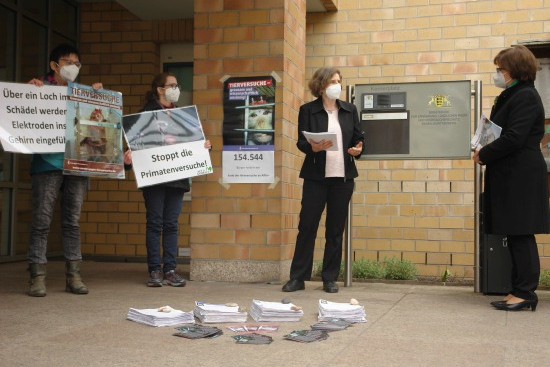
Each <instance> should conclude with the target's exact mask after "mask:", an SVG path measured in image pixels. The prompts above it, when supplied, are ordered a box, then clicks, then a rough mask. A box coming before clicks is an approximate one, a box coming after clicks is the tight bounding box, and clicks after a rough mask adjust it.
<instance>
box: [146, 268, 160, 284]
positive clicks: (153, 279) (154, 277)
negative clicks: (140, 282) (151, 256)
mask: <svg viewBox="0 0 550 367" xmlns="http://www.w3.org/2000/svg"><path fill="white" fill-rule="evenodd" d="M147 286H148V287H162V271H160V269H158V270H153V271H152V272H150V273H149V280H147Z"/></svg>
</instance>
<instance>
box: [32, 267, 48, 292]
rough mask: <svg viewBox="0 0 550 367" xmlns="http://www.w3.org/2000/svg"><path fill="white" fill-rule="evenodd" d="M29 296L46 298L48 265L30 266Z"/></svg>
mask: <svg viewBox="0 0 550 367" xmlns="http://www.w3.org/2000/svg"><path fill="white" fill-rule="evenodd" d="M29 273H30V276H31V277H30V280H29V296H32V297H44V296H45V295H46V264H29Z"/></svg>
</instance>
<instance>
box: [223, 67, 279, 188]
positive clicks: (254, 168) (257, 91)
mask: <svg viewBox="0 0 550 367" xmlns="http://www.w3.org/2000/svg"><path fill="white" fill-rule="evenodd" d="M274 111H275V79H274V78H273V77H271V76H258V77H232V78H228V79H227V80H225V82H224V88H223V112H224V118H223V159H222V164H223V181H224V182H226V183H272V182H273V181H274V170H275V167H274V153H275V145H274V144H275V129H274V121H275V119H274Z"/></svg>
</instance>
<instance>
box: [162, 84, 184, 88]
mask: <svg viewBox="0 0 550 367" xmlns="http://www.w3.org/2000/svg"><path fill="white" fill-rule="evenodd" d="M164 88H172V89H180V85H179V84H175V83H174V84H165V85H164Z"/></svg>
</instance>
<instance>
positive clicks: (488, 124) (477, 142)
mask: <svg viewBox="0 0 550 367" xmlns="http://www.w3.org/2000/svg"><path fill="white" fill-rule="evenodd" d="M501 131H502V128H501V127H500V126H498V125H497V124H495V123H494V122H493V121H491V120H489V119H488V118H487V117H486V116H485V115H481V117H480V118H479V125H477V129H476V132H475V134H474V137H473V138H472V140H471V141H470V147H471V148H472V150H476V149H477V148H481V147H484V146H486V145H487V144H489V143H492V142H493V141H494V140H495V139H498V138H499V137H500V133H501Z"/></svg>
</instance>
